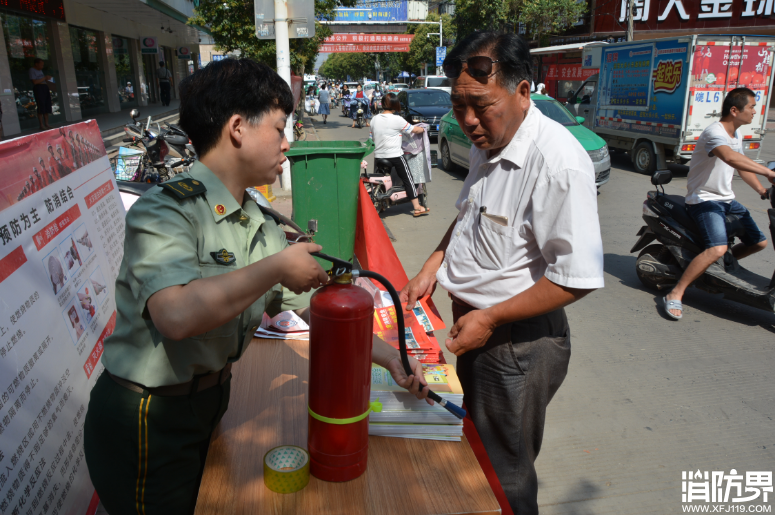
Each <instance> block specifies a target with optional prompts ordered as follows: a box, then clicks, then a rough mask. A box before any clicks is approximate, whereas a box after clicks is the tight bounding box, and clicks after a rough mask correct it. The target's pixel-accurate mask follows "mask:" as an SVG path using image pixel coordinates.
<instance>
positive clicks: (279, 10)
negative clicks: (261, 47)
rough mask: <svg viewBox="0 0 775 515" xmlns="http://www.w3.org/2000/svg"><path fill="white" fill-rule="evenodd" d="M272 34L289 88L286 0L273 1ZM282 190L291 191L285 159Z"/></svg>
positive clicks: (288, 125)
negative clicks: (273, 34)
mask: <svg viewBox="0 0 775 515" xmlns="http://www.w3.org/2000/svg"><path fill="white" fill-rule="evenodd" d="M274 33H275V47H276V49H277V74H278V75H279V76H280V77H282V79H283V80H284V81H285V82H286V83H288V87H291V44H290V39H289V38H288V3H287V0H274ZM285 137H286V138H288V141H290V142H292V141H293V116H288V119H287V120H286V121H285ZM281 181H282V185H283V189H286V190H288V191H290V190H291V165H290V162H289V161H288V160H287V159H286V160H285V162H284V163H283V175H282V179H281Z"/></svg>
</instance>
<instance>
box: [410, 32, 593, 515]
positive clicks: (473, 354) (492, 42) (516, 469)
mask: <svg viewBox="0 0 775 515" xmlns="http://www.w3.org/2000/svg"><path fill="white" fill-rule="evenodd" d="M530 62H531V59H530V52H529V49H528V47H527V45H526V44H525V43H524V41H522V40H521V39H520V38H519V37H518V36H516V35H514V34H505V35H497V34H493V33H481V32H480V33H475V34H473V35H471V36H468V37H467V38H465V39H464V40H463V41H461V42H460V43H459V44H458V45H457V46H456V47H455V48H454V50H453V51H452V52H450V54H449V55H448V56H447V58H446V59H445V61H444V71H445V73H446V75H447V76H448V77H449V78H451V79H452V84H453V85H452V108H453V110H454V113H455V117H456V119H457V121H458V123H459V124H460V127H461V128H462V129H463V131H464V132H465V133H466V135H467V136H468V137H469V138H470V139H471V141H472V142H473V144H474V145H473V147H472V148H471V156H470V159H469V162H470V163H471V164H470V170H469V173H468V177H467V178H466V181H465V183H464V185H463V190H462V191H461V193H460V197H459V198H458V201H457V204H456V207H457V208H458V209H459V210H460V213H459V214H458V216H457V218H456V220H455V221H454V222H453V223H452V225H451V226H450V228H449V230H448V231H447V233H446V235H445V236H444V238H443V239H442V241H441V243H440V244H439V246H438V248H437V249H436V251H435V252H434V253H433V254H431V256H430V258H429V259H428V261H427V262H426V263H425V265H424V266H423V269H422V270H421V272H420V273H419V274H418V275H417V276H416V277H415V278H413V279H412V280H411V281H410V282H409V284H407V286H406V287H405V288H404V290H403V291H402V292H401V294H402V300H406V301H408V303H409V305H410V306H411V305H413V304H414V301H415V300H416V299H417V298H418V297H420V296H423V295H429V294H431V293H432V292H433V290H434V289H435V287H436V284H437V283H438V284H440V285H441V286H442V287H443V288H444V289H445V290H447V291H448V292H449V293H450V297H451V298H452V300H453V306H452V307H453V316H454V319H455V324H454V326H453V327H452V329H451V331H450V333H449V338H448V339H447V341H446V345H447V348H448V349H449V350H450V351H452V352H454V353H455V354H456V355H457V356H458V358H457V371H458V375H459V376H460V381H461V383H462V385H463V391H464V392H465V404H466V407H467V408H468V410H469V412H470V414H471V417H472V419H473V421H474V424H475V425H476V429H477V431H478V432H479V435H480V436H481V438H482V441H483V443H484V446H485V448H486V449H487V454H488V455H489V457H490V460H491V461H492V464H493V467H494V468H495V472H496V473H497V474H498V478H499V480H500V482H501V484H502V486H503V489H504V491H505V493H506V496H507V498H508V500H509V503H510V505H511V508H512V510H513V511H514V513H516V514H519V515H524V514H533V513H538V503H537V492H538V480H537V477H536V472H535V466H534V462H535V459H536V457H537V456H538V452H539V451H540V448H541V440H542V438H543V429H544V420H545V416H546V406H547V405H548V403H549V401H550V400H551V398H552V396H553V395H554V394H555V392H556V391H557V389H558V388H559V387H560V384H562V381H563V380H564V378H565V375H566V373H567V370H568V363H569V360H570V331H569V328H568V322H567V318H566V316H565V311H564V310H563V307H564V306H567V305H568V304H570V303H572V302H575V301H576V300H579V299H580V298H582V297H584V296H585V295H587V294H588V293H589V292H591V291H592V290H594V289H596V288H601V287H603V245H602V240H601V237H600V225H599V222H598V215H597V192H596V188H595V172H594V167H593V165H592V162H591V161H590V159H589V156H588V155H587V153H586V152H585V151H584V149H583V148H582V147H581V145H580V144H579V143H578V141H576V139H575V138H574V137H573V136H572V135H571V134H570V132H568V130H567V129H566V128H564V127H562V126H561V125H559V124H558V123H556V122H554V121H552V120H551V119H549V118H547V117H545V116H544V115H543V114H542V113H541V112H540V111H539V110H538V109H537V108H535V106H534V105H533V104H532V101H531V100H530V84H531V80H530V77H531V73H530Z"/></svg>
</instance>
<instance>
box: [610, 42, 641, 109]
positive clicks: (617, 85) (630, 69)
mask: <svg viewBox="0 0 775 515" xmlns="http://www.w3.org/2000/svg"><path fill="white" fill-rule="evenodd" d="M605 50H606V51H604V52H603V67H604V68H605V69H606V72H607V73H606V74H605V75H604V76H605V78H606V82H605V83H604V84H602V89H601V94H602V97H601V99H600V107H613V108H618V109H630V110H633V111H645V110H648V108H649V84H650V82H651V67H652V65H653V63H654V45H653V44H652V43H649V44H648V45H643V46H638V47H626V48H616V49H605Z"/></svg>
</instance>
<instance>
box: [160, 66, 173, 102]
mask: <svg viewBox="0 0 775 515" xmlns="http://www.w3.org/2000/svg"><path fill="white" fill-rule="evenodd" d="M156 79H157V82H158V84H159V96H160V97H161V105H163V106H168V105H170V91H171V89H172V72H171V71H170V70H169V68H167V67H166V66H165V65H164V61H159V69H158V70H156Z"/></svg>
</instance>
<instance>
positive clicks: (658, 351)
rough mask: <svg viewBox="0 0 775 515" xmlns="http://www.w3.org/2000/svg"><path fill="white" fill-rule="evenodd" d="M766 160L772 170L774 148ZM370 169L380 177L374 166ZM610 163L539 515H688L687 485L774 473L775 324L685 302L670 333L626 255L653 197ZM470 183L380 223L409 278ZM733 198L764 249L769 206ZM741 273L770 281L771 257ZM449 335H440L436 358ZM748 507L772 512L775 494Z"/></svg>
mask: <svg viewBox="0 0 775 515" xmlns="http://www.w3.org/2000/svg"><path fill="white" fill-rule="evenodd" d="M334 112H335V113H338V112H339V111H338V110H337V111H334ZM307 125H308V124H307V120H305V126H307ZM312 125H313V126H314V131H315V134H316V136H317V137H318V138H319V139H320V140H360V141H365V140H366V139H367V138H368V131H369V130H368V128H363V129H351V128H350V123H349V120H347V119H345V118H342V117H339V116H337V115H336V114H334V116H331V117H329V119H328V124H326V125H323V123H322V117H321V116H316V117H314V118H313V119H312ZM434 148H435V144H434ZM762 158H763V159H775V137H771V139H770V140H768V141H767V142H766V143H765V147H764V149H763V151H762ZM367 161H368V162H369V166H370V169H372V168H371V167H372V161H373V156H370V157H369V158H367ZM612 163H613V169H612V173H611V180H610V182H609V183H608V184H605V185H604V186H602V187H601V188H600V192H599V196H598V210H599V214H600V225H601V229H602V234H603V244H604V252H605V280H606V285H605V288H604V289H601V290H598V291H595V292H593V293H591V294H590V295H588V296H587V297H586V298H584V299H583V300H581V301H579V302H578V303H576V304H574V305H571V306H569V307H568V308H566V309H567V313H568V318H569V320H570V325H571V334H572V349H573V356H572V358H571V363H570V368H569V371H568V376H567V377H566V379H565V382H564V384H563V386H562V387H561V388H560V390H559V392H558V393H557V395H556V396H555V398H554V399H553V401H552V403H551V404H550V405H549V408H548V413H547V420H546V429H545V434H544V440H543V447H542V452H541V455H540V456H539V459H538V461H537V469H538V477H539V496H538V497H539V505H540V509H541V513H542V514H543V515H554V514H558V515H559V514H575V515H582V514H590V515H592V514H595V515H603V514H651V513H653V514H667V513H681V512H683V508H682V506H683V505H682V502H681V488H682V484H681V482H682V481H681V472H682V471H689V470H692V471H697V470H700V471H701V472H703V473H704V472H705V471H708V472H709V473H710V472H711V471H723V472H724V473H725V474H730V473H731V469H735V470H736V471H737V473H739V474H742V475H743V476H744V477H745V472H752V471H772V470H773V469H774V468H775V466H774V465H775V425H773V418H774V417H775V397H774V396H773V392H775V372H773V368H775V315H773V314H772V313H767V312H764V311H759V310H756V309H753V308H749V307H746V306H743V305H740V304H736V303H733V302H730V301H726V300H723V299H722V296H721V295H710V294H708V293H705V292H702V291H700V290H696V289H690V290H689V291H688V292H687V295H686V297H685V299H684V317H683V320H681V321H671V320H670V319H668V318H667V317H666V316H665V315H664V314H663V313H662V312H661V311H660V310H659V309H658V308H657V301H658V300H659V297H660V295H659V294H658V293H656V292H652V291H649V290H647V289H645V288H644V287H643V286H642V285H641V283H640V282H639V280H638V278H637V276H636V275H635V259H636V254H630V252H629V251H630V248H631V247H632V246H633V244H634V243H635V241H636V239H637V238H636V236H635V233H636V232H637V231H638V229H639V228H640V227H641V226H642V225H644V224H643V220H642V218H641V206H642V203H643V201H644V200H645V198H646V193H647V192H648V191H649V190H650V189H653V187H652V186H651V184H650V183H649V179H648V177H646V176H643V175H638V174H637V173H636V172H635V171H634V170H633V168H632V165H631V164H630V162H629V160H628V158H627V156H626V155H624V154H614V155H612ZM671 169H672V171H673V174H674V179H673V182H672V183H670V184H669V185H668V186H667V187H666V190H667V192H668V193H674V194H681V195H683V194H685V191H686V173H687V171H688V168H687V167H685V166H677V165H671ZM465 174H466V171H465V170H460V169H456V170H451V171H447V170H441V169H437V168H434V170H433V182H432V183H431V184H430V185H429V200H430V206H431V214H430V215H429V216H425V217H420V218H413V217H412V216H411V215H410V214H409V211H410V209H411V208H410V205H409V204H404V205H401V206H397V207H391V208H389V209H388V210H387V211H386V212H384V213H383V214H382V218H383V220H384V222H385V224H386V226H387V227H388V228H389V230H390V232H391V233H392V234H393V235H394V237H395V240H396V241H395V242H394V243H393V245H394V247H395V250H396V252H397V254H398V256H399V258H400V259H401V262H402V263H403V265H404V268H405V269H406V272H407V274H408V275H409V277H410V278H411V277H413V276H414V275H415V274H416V273H417V272H418V271H419V270H420V268H421V267H422V264H423V262H424V261H425V259H426V258H427V256H428V255H430V253H431V252H432V251H433V250H434V248H435V247H436V245H437V244H438V242H439V240H440V239H441V237H442V236H443V234H444V232H445V230H446V229H447V227H449V225H450V224H451V223H452V221H453V220H454V218H455V216H456V214H457V211H456V210H455V207H454V203H455V200H456V199H457V196H458V194H459V191H460V188H461V186H462V181H463V179H464V178H465ZM734 190H735V193H736V194H737V198H738V200H739V201H740V202H741V203H743V204H744V205H746V206H747V207H748V208H749V209H750V210H751V213H752V215H753V218H754V220H756V222H757V224H758V225H759V227H760V228H761V229H762V230H763V231H764V232H765V234H767V236H768V238H769V231H768V229H767V227H768V221H767V207H768V203H767V202H765V201H762V200H760V199H759V197H758V195H756V194H755V192H753V190H751V189H750V188H749V187H748V186H746V185H745V184H744V183H743V182H742V181H741V180H740V179H739V178H736V179H735V183H734ZM743 265H744V266H745V267H747V268H748V269H749V270H752V271H753V272H755V273H757V274H759V275H761V276H762V277H763V278H769V277H771V276H772V273H773V270H774V269H775V252H773V247H772V245H771V244H769V245H768V247H767V249H766V250H764V251H763V252H761V253H759V254H756V255H754V256H752V257H749V258H748V259H746V260H744V261H743ZM763 280H764V279H763ZM433 298H434V300H435V302H436V305H437V306H438V307H439V311H440V312H441V315H442V318H443V319H444V321H445V322H446V323H447V324H448V326H451V322H452V316H451V308H450V301H449V299H448V298H447V296H446V293H445V292H444V291H442V290H441V289H438V290H437V291H436V292H435V294H434V296H433ZM447 330H448V329H445V330H440V331H436V337H437V338H438V340H439V342H440V344H441V346H442V348H443V347H444V339H445V336H446V333H447ZM444 350H445V356H446V358H447V361H448V362H450V363H455V356H454V355H452V354H451V353H449V352H446V349H444ZM724 487H725V488H726V483H725V484H724ZM743 487H745V479H744V480H743ZM743 492H744V490H743ZM743 495H746V494H743ZM732 497H735V493H734V490H733V493H732V495H730V499H731V498H732ZM694 504H695V505H705V504H706V503H704V502H695V503H694ZM715 504H724V505H730V504H732V503H731V502H728V503H714V505H715ZM752 504H754V505H755V504H763V506H762V507H763V508H764V509H765V510H766V509H767V508H769V510H772V504H775V494H770V495H769V500H768V502H767V503H763V502H762V499H761V497H760V498H759V499H757V500H756V501H755V502H754V503H752ZM687 506H688V505H687ZM713 509H714V508H713V507H712V506H711V507H710V510H711V511H712V510H713Z"/></svg>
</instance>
